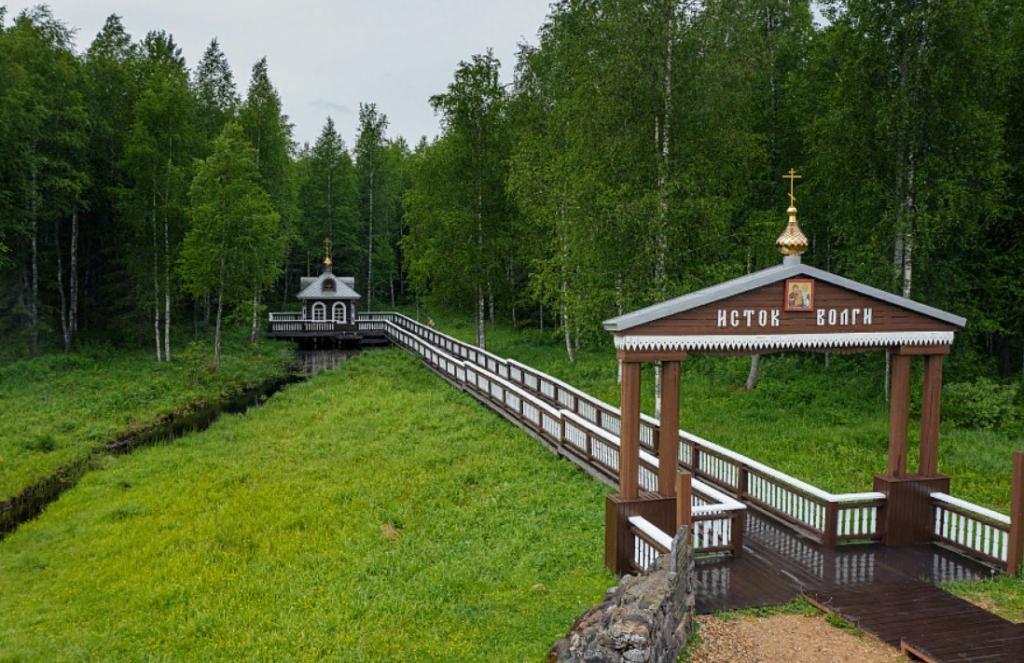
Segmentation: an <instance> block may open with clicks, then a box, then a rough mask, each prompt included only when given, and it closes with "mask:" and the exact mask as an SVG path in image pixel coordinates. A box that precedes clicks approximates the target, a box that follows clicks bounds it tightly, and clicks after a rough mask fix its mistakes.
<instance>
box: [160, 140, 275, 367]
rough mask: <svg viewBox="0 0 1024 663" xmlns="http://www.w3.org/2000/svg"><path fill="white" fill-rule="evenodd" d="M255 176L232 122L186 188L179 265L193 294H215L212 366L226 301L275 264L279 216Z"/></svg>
mask: <svg viewBox="0 0 1024 663" xmlns="http://www.w3.org/2000/svg"><path fill="white" fill-rule="evenodd" d="M259 180H260V174H259V169H258V168H257V166H256V151H255V150H254V149H253V148H252V147H251V145H250V144H249V142H248V141H247V140H246V137H245V134H244V133H243V131H242V128H241V127H240V126H239V125H238V124H237V123H235V122H231V123H229V124H228V125H227V126H225V128H224V130H223V131H222V132H221V134H220V135H219V136H218V137H217V138H216V139H215V140H214V143H213V153H212V154H211V155H210V156H209V157H208V158H207V159H206V160H205V161H203V162H202V164H201V165H200V166H199V168H198V170H197V172H196V175H195V179H194V180H193V181H192V185H191V187H190V189H189V201H190V207H189V217H190V220H191V225H190V227H189V230H188V233H187V234H186V236H185V240H184V243H183V246H182V251H181V258H180V262H179V266H178V269H179V272H180V274H181V276H182V280H183V282H184V284H185V287H186V289H187V290H188V291H189V292H190V293H192V295H193V296H195V297H200V296H203V295H205V294H207V293H212V294H213V296H214V297H215V301H216V303H217V304H216V322H215V326H214V346H213V347H214V350H213V367H214V369H215V370H216V369H219V368H220V356H221V335H222V325H223V319H224V308H225V305H226V304H227V305H230V304H231V303H233V302H236V301H239V300H241V299H244V298H245V297H247V296H248V295H249V293H251V292H252V288H253V287H254V285H256V286H266V285H268V284H270V283H272V282H273V280H274V279H275V278H276V277H277V274H278V273H279V270H280V265H281V255H282V253H283V250H284V243H283V240H282V238H281V236H280V232H279V219H280V216H279V215H278V213H277V212H276V211H275V210H274V207H273V204H272V202H271V200H270V196H269V194H267V193H266V192H265V191H264V190H263V188H262V187H261V186H260V184H259Z"/></svg>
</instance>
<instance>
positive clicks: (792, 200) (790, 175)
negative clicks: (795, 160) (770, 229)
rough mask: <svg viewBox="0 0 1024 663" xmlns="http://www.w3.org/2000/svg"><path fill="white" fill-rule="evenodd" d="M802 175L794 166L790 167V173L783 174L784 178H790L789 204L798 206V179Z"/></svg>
mask: <svg viewBox="0 0 1024 663" xmlns="http://www.w3.org/2000/svg"><path fill="white" fill-rule="evenodd" d="M800 177H801V176H800V175H797V174H796V171H795V170H793V169H792V168H790V169H789V173H788V174H786V175H783V176H782V179H784V180H789V204H790V205H791V206H796V181H797V180H798V179H800Z"/></svg>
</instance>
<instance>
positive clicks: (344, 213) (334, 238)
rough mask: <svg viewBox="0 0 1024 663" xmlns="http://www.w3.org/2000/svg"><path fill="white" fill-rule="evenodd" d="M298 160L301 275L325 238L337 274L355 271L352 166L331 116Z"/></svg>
mask: <svg viewBox="0 0 1024 663" xmlns="http://www.w3.org/2000/svg"><path fill="white" fill-rule="evenodd" d="M302 162H303V166H304V170H305V172H304V175H303V179H302V184H301V190H300V192H299V196H300V207H301V209H302V223H301V227H300V235H301V237H300V252H301V254H302V256H303V260H304V261H305V265H304V268H305V274H306V275H307V276H309V275H310V273H311V270H312V268H313V266H314V264H315V263H316V260H315V258H316V257H317V256H319V255H320V251H321V250H322V248H321V247H322V246H323V241H324V239H325V238H327V239H330V240H331V242H332V244H333V246H334V256H333V259H334V264H335V269H336V270H337V271H338V273H355V272H356V270H357V269H358V268H359V262H360V261H359V256H360V255H361V253H360V252H359V251H358V248H357V247H358V242H359V233H358V230H357V220H356V182H355V169H354V167H353V165H352V158H351V157H350V156H349V153H348V150H346V149H345V141H343V140H342V138H341V136H340V135H338V131H337V129H336V128H335V126H334V120H333V119H331V118H330V117H328V118H327V122H326V123H324V128H323V130H322V131H321V132H320V136H319V137H318V138H317V141H316V144H315V145H314V146H313V147H312V148H311V149H310V150H309V151H308V152H307V153H306V154H304V155H303V158H302Z"/></svg>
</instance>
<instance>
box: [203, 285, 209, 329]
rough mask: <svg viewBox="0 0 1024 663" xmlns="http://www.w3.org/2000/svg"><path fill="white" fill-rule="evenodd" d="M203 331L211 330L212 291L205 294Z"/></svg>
mask: <svg viewBox="0 0 1024 663" xmlns="http://www.w3.org/2000/svg"><path fill="white" fill-rule="evenodd" d="M203 331H210V293H206V294H205V295H203Z"/></svg>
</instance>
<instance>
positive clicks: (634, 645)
mask: <svg viewBox="0 0 1024 663" xmlns="http://www.w3.org/2000/svg"><path fill="white" fill-rule="evenodd" d="M692 571H693V549H692V548H691V547H690V546H689V545H688V544H687V543H686V532H685V529H684V530H680V532H679V533H678V534H677V535H676V539H675V541H674V542H673V548H672V552H671V553H669V554H667V555H662V556H661V558H660V559H659V560H658V562H657V563H656V564H655V565H654V567H653V568H652V569H650V570H649V571H647V572H646V573H644V574H642V575H638V576H625V577H623V578H622V580H621V581H620V582H619V584H618V586H616V587H613V588H612V589H611V590H609V592H608V594H607V595H606V596H605V598H604V600H603V601H602V602H601V603H600V604H599V605H597V606H594V607H593V608H591V609H590V610H588V611H586V612H585V613H583V615H581V616H580V617H579V619H577V620H576V623H575V624H573V627H572V629H570V630H569V634H568V635H567V636H566V637H565V638H563V639H561V640H559V641H558V642H556V643H555V645H554V646H553V647H552V648H551V652H550V654H549V655H548V661H549V663H569V662H573V663H584V662H585V663H620V662H625V663H675V661H676V660H677V659H678V657H679V652H680V650H681V649H682V648H683V646H684V645H685V644H686V640H687V638H688V637H689V635H690V632H691V630H692V628H693V604H694V596H693V587H692V583H691V581H690V578H691V576H692Z"/></svg>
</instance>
